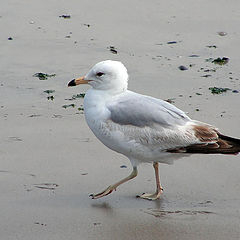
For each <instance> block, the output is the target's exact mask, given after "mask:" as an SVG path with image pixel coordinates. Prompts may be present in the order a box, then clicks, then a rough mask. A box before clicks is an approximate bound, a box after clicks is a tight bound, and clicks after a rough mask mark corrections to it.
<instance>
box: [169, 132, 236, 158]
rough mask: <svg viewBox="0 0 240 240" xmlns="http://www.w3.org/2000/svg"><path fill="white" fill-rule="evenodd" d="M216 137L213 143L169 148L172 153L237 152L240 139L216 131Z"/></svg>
mask: <svg viewBox="0 0 240 240" xmlns="http://www.w3.org/2000/svg"><path fill="white" fill-rule="evenodd" d="M217 135H218V139H216V141H215V142H213V143H203V144H192V145H189V146H187V147H181V148H176V149H170V150H168V152H173V153H180V152H182V153H203V154H234V155H236V154H238V153H239V152H240V139H237V138H233V137H229V136H225V135H222V134H221V133H219V132H217Z"/></svg>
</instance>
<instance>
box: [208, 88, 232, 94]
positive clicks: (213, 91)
mask: <svg viewBox="0 0 240 240" xmlns="http://www.w3.org/2000/svg"><path fill="white" fill-rule="evenodd" d="M208 89H209V90H210V91H211V93H212V94H221V93H224V92H227V91H229V90H231V89H230V88H221V87H210V88H208Z"/></svg>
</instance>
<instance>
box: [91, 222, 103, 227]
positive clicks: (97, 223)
mask: <svg viewBox="0 0 240 240" xmlns="http://www.w3.org/2000/svg"><path fill="white" fill-rule="evenodd" d="M93 225H94V226H98V225H101V223H100V222H94V223H93Z"/></svg>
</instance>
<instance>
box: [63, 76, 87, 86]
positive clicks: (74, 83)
mask: <svg viewBox="0 0 240 240" xmlns="http://www.w3.org/2000/svg"><path fill="white" fill-rule="evenodd" d="M88 82H89V80H85V79H84V77H80V78H76V79H73V80H72V81H70V82H69V83H68V87H73V86H77V85H79V84H87V83H88Z"/></svg>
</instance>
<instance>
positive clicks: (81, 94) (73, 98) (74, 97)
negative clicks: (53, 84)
mask: <svg viewBox="0 0 240 240" xmlns="http://www.w3.org/2000/svg"><path fill="white" fill-rule="evenodd" d="M84 97H85V93H78V94H76V95H72V97H71V98H66V99H65V100H70V101H71V100H76V99H77V98H84Z"/></svg>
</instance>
